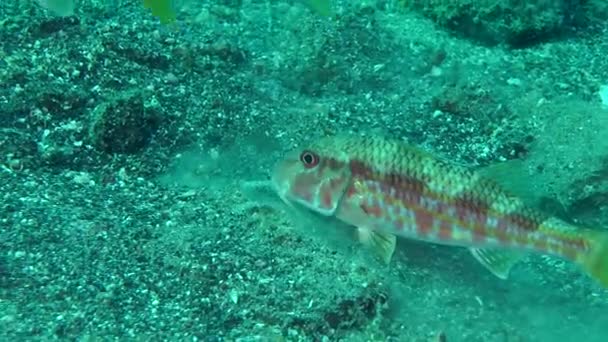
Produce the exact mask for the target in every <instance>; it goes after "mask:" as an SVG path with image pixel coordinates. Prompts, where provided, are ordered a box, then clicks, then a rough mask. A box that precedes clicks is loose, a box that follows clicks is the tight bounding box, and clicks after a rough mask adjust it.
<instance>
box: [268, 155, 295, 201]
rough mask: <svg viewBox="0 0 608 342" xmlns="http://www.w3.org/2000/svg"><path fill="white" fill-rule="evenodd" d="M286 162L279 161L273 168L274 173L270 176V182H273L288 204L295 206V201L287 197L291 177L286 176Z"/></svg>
mask: <svg viewBox="0 0 608 342" xmlns="http://www.w3.org/2000/svg"><path fill="white" fill-rule="evenodd" d="M285 164H286V163H285V162H279V163H278V164H277V165H276V166H275V167H274V169H273V172H272V175H271V177H270V183H271V184H272V189H273V190H274V192H275V193H276V194H277V196H279V198H280V199H281V200H282V201H283V202H284V203H285V204H287V205H289V206H293V203H291V201H290V200H289V198H288V197H287V194H288V192H289V188H290V186H289V179H288V178H287V177H285V176H284V173H285V169H286V168H287V165H285Z"/></svg>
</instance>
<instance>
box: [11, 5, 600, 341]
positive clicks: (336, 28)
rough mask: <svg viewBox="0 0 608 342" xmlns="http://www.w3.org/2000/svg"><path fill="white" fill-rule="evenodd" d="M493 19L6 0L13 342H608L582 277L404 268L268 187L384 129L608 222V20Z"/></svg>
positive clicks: (409, 259)
mask: <svg viewBox="0 0 608 342" xmlns="http://www.w3.org/2000/svg"><path fill="white" fill-rule="evenodd" d="M159 3H160V2H158V3H156V4H157V5H158V4H159ZM446 3H447V5H446ZM475 3H476V2H475ZM475 3H474V2H470V1H464V0H462V1H453V2H449V3H448V2H445V3H443V2H437V1H431V0H428V1H424V0H420V1H408V2H399V1H368V2H346V1H342V2H340V1H335V2H331V3H330V9H331V10H330V12H329V13H325V12H324V11H323V10H321V9H322V8H323V6H319V4H318V3H316V2H314V1H311V2H309V1H304V0H303V1H245V0H243V1H193V0H191V1H187V0H183V1H175V2H172V3H171V4H170V5H171V7H170V10H171V12H170V13H166V12H162V13H161V14H159V12H157V10H154V14H155V15H156V16H155V15H154V14H153V11H152V10H151V9H150V8H149V7H151V5H150V2H146V3H145V4H144V2H143V1H108V2H105V1H104V2H101V1H87V2H85V1H76V2H71V1H65V0H47V1H23V2H22V1H19V2H17V1H14V2H10V1H3V2H2V3H0V189H1V190H2V191H1V192H0V208H1V210H0V340H3V341H26V340H28V341H29V340H32V341H51V340H83V341H84V340H95V341H96V340H103V341H105V340H119V341H130V340H146V341H147V340H150V341H156V340H167V341H199V340H200V341H450V342H452V341H578V342H580V341H598V342H601V341H606V340H608V318H607V317H608V315H607V313H608V292H607V291H606V290H605V289H603V288H601V287H600V286H599V285H598V284H597V283H596V282H595V281H594V280H593V279H591V278H590V277H588V276H586V275H585V274H584V273H583V272H581V271H580V270H579V269H578V268H577V267H575V266H574V265H572V264H570V263H567V262H564V261H562V260H560V259H556V258H551V257H546V256H540V255H532V256H530V257H529V258H528V259H526V260H525V261H524V262H521V263H519V264H518V265H516V267H515V268H514V269H513V270H512V272H511V276H510V278H509V279H508V280H501V279H498V278H496V277H494V276H493V275H492V274H491V273H490V272H488V271H487V270H486V269H484V268H483V267H482V266H481V265H479V264H478V263H477V262H476V261H475V259H474V258H472V257H471V255H470V254H469V253H468V252H467V251H466V250H464V249H462V248H458V247H446V246H437V245H432V244H426V243H421V242H415V241H409V240H406V239H400V240H398V242H397V250H396V252H395V255H394V256H393V259H392V260H391V262H390V264H388V265H384V264H382V263H379V262H378V261H377V260H375V258H374V257H373V255H371V253H370V252H369V251H368V250H367V249H365V248H363V247H362V246H361V245H360V244H359V243H357V242H356V241H354V240H353V238H352V233H353V227H350V226H346V225H344V224H341V223H339V222H336V221H335V220H331V219H326V218H321V217H316V216H314V215H310V213H298V212H294V211H293V210H292V209H290V208H289V207H286V206H285V205H284V204H283V203H282V202H280V201H279V200H278V199H277V197H276V195H275V194H274V191H273V189H272V188H271V187H270V185H269V182H268V180H269V175H270V170H271V168H272V166H273V165H274V163H276V161H278V160H279V159H280V158H281V157H282V155H283V153H284V152H285V151H287V150H290V149H292V148H293V147H294V146H295V145H298V144H300V143H302V142H305V141H309V140H311V139H316V138H318V137H322V136H327V135H332V134H340V133H353V134H366V135H383V136H388V137H392V138H397V139H403V140H406V141H408V142H410V143H411V144H415V145H418V146H420V147H421V148H422V149H425V150H427V151H429V152H431V153H434V154H436V155H438V156H441V158H444V159H447V160H450V161H451V162H454V163H458V164H460V165H467V166H469V167H471V168H480V167H484V166H487V165H491V164H494V163H497V162H502V161H518V165H520V169H519V170H518V172H517V173H515V171H513V173H511V174H509V175H506V176H504V177H505V178H506V179H504V181H505V183H506V184H507V186H510V187H512V188H513V189H522V188H524V189H527V190H528V193H529V195H530V196H531V197H533V198H534V201H535V203H537V205H538V206H539V207H541V208H542V209H543V210H545V211H546V212H548V213H550V214H551V215H554V216H557V217H559V218H561V219H564V220H566V221H568V222H572V223H575V224H578V225H581V226H588V227H591V228H594V229H598V230H601V229H605V228H606V227H608V210H607V207H608V201H607V198H608V195H607V194H608V188H607V187H608V183H607V182H606V179H607V178H606V176H607V175H608V163H607V160H608V155H607V154H606V151H608V139H606V137H608V109H607V106H608V103H606V98H607V97H608V95H606V91H605V89H606V87H607V86H608V59H606V58H605V56H606V55H607V54H608V27H607V24H606V19H607V18H608V4H607V3H606V2H605V1H557V0H556V1H531V2H527V3H526V5H525V6H521V5H518V2H516V1H505V2H496V3H492V2H487V3H486V4H485V7H484V6H482V5H479V4H475ZM144 5H146V6H147V7H146V6H144ZM159 17H162V18H163V20H162V22H161V20H160V18H159ZM173 17H174V18H175V19H174V20H173Z"/></svg>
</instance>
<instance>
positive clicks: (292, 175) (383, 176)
mask: <svg viewBox="0 0 608 342" xmlns="http://www.w3.org/2000/svg"><path fill="white" fill-rule="evenodd" d="M272 183H273V186H274V188H275V190H276V191H277V193H278V194H279V196H280V197H281V199H282V200H283V201H284V202H286V203H287V204H290V205H294V204H298V205H302V206H304V207H306V208H308V209H310V210H312V211H314V212H316V213H318V214H321V215H324V216H332V217H335V218H337V219H338V220H340V221H343V222H345V223H347V224H350V225H353V226H355V227H357V229H358V233H359V237H360V239H361V241H362V242H364V243H365V244H367V245H369V246H371V247H373V248H374V249H375V250H376V251H377V252H378V253H379V254H380V256H382V257H383V259H384V260H385V261H386V262H388V261H390V259H391V257H392V254H393V252H394V249H395V243H396V236H400V237H405V238H410V239H416V240H422V241H427V242H432V243H439V244H446V245H455V246H464V247H468V248H469V250H470V251H471V253H472V254H473V256H474V257H475V258H476V259H477V260H478V261H479V262H481V264H483V265H484V266H485V267H486V268H488V269H489V270H490V271H491V272H492V273H494V274H495V275H496V276H498V277H500V278H502V279H506V278H507V276H508V274H509V271H510V269H511V267H512V266H513V265H514V264H515V263H517V262H518V261H519V260H520V259H521V258H522V257H523V256H524V255H525V252H538V253H543V254H550V255H555V256H558V257H561V258H564V259H567V260H570V261H572V262H575V263H576V264H578V265H579V266H581V267H582V268H583V269H584V270H585V271H586V272H587V273H588V274H590V275H591V276H592V277H593V278H595V279H597V280H598V281H599V283H600V284H602V285H603V286H605V287H608V232H606V231H601V230H595V229H587V228H581V227H577V226H574V225H572V224H570V223H567V222H565V221H563V220H560V219H558V218H556V217H552V216H550V215H548V214H545V213H543V212H541V211H540V210H537V209H536V208H534V207H533V206H531V205H528V204H527V203H526V201H525V200H524V199H523V198H520V197H517V196H514V195H513V194H512V193H510V192H509V191H508V189H504V188H503V187H502V186H501V185H500V184H499V182H498V181H497V180H495V179H493V178H492V177H488V176H487V175H486V174H484V173H483V172H480V171H473V170H470V169H469V168H466V167H463V166H460V165H456V164H452V163H449V162H446V161H444V160H442V159H440V158H437V157H435V156H433V155H432V154H429V153H426V152H424V151H421V150H419V149H417V148H415V147H412V146H409V145H407V144H405V143H403V142H400V141H392V140H387V139H384V138H379V137H355V136H341V137H340V136H338V137H328V138H323V139H321V140H319V141H317V142H315V143H313V144H311V145H309V146H306V147H303V148H301V149H297V150H295V151H292V152H291V153H289V154H288V155H287V156H286V157H285V158H284V159H283V160H282V161H280V162H279V163H278V165H277V166H276V168H275V170H274V172H273V175H272Z"/></svg>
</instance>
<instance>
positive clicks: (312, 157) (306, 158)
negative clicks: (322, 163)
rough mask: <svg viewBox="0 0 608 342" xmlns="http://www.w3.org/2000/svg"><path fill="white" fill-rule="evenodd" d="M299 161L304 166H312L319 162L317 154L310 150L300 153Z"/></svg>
mask: <svg viewBox="0 0 608 342" xmlns="http://www.w3.org/2000/svg"><path fill="white" fill-rule="evenodd" d="M300 161H301V162H302V164H304V166H305V167H306V168H312V167H315V166H317V164H319V156H318V155H317V154H316V153H313V152H310V151H304V152H302V154H300Z"/></svg>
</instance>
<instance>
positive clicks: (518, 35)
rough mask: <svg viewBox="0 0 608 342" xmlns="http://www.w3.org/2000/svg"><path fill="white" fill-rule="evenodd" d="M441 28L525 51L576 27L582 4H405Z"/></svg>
mask: <svg viewBox="0 0 608 342" xmlns="http://www.w3.org/2000/svg"><path fill="white" fill-rule="evenodd" d="M404 3H405V5H406V6H407V7H408V8H410V9H413V10H417V11H420V12H421V13H423V14H424V15H425V16H427V17H429V18H431V19H432V20H434V21H435V22H436V23H437V24H439V25H440V26H443V27H446V28H448V29H450V30H452V31H453V32H455V33H457V34H461V35H463V36H465V37H469V38H472V39H475V40H478V41H480V42H482V43H484V44H488V45H494V44H500V43H506V44H508V45H510V46H514V47H521V46H527V45H531V44H534V43H537V42H540V41H544V40H548V39H551V38H553V37H556V36H558V35H560V34H562V33H563V32H565V30H566V29H567V28H568V27H569V26H570V25H571V24H572V23H573V21H574V20H575V17H576V15H575V14H576V13H578V11H579V7H580V2H579V1H566V0H531V1H520V0H404Z"/></svg>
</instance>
